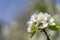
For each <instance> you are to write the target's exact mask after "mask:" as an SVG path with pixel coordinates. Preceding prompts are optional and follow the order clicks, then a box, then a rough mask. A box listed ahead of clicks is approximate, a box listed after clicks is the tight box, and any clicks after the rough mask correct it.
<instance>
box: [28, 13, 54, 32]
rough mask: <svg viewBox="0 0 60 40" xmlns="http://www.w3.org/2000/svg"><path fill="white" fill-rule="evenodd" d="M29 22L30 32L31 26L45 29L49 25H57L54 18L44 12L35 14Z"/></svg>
mask: <svg viewBox="0 0 60 40" xmlns="http://www.w3.org/2000/svg"><path fill="white" fill-rule="evenodd" d="M27 24H28V26H29V27H28V32H30V31H31V28H32V27H34V26H36V27H39V28H41V29H44V28H46V27H48V25H55V23H54V18H53V17H52V16H51V15H49V14H48V13H42V12H40V13H39V14H33V15H32V16H31V18H30V21H28V22H27Z"/></svg>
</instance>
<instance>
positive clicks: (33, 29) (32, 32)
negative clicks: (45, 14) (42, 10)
mask: <svg viewBox="0 0 60 40" xmlns="http://www.w3.org/2000/svg"><path fill="white" fill-rule="evenodd" d="M37 30H38V27H32V29H31V32H30V38H32V37H33V36H34V34H35V33H36V31H37Z"/></svg>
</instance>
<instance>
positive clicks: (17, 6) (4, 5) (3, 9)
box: [0, 0, 60, 23]
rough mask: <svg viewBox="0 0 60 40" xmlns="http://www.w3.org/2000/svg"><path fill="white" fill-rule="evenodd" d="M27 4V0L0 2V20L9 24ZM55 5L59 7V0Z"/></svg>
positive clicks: (1, 0)
mask: <svg viewBox="0 0 60 40" xmlns="http://www.w3.org/2000/svg"><path fill="white" fill-rule="evenodd" d="M28 2H29V1H28V0H0V19H2V20H4V21H6V22H8V23H9V22H11V21H12V20H14V19H15V18H16V13H18V11H20V12H21V11H22V10H24V8H25V7H26V6H27V4H28ZM56 4H57V5H60V0H57V1H56Z"/></svg>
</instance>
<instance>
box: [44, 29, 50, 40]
mask: <svg viewBox="0 0 60 40" xmlns="http://www.w3.org/2000/svg"><path fill="white" fill-rule="evenodd" d="M43 32H44V33H45V35H46V37H47V40H50V38H49V36H48V34H47V32H46V31H45V29H43Z"/></svg>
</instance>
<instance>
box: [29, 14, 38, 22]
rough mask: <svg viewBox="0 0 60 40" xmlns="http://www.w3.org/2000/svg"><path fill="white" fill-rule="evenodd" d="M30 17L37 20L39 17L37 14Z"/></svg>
mask: <svg viewBox="0 0 60 40" xmlns="http://www.w3.org/2000/svg"><path fill="white" fill-rule="evenodd" d="M30 19H31V20H32V21H37V19H38V16H37V14H34V15H32V16H31V18H30Z"/></svg>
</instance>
